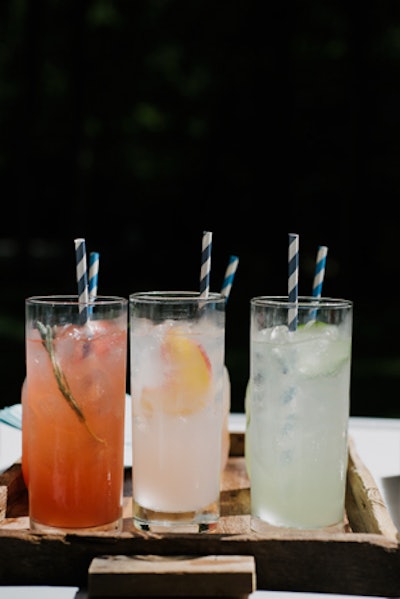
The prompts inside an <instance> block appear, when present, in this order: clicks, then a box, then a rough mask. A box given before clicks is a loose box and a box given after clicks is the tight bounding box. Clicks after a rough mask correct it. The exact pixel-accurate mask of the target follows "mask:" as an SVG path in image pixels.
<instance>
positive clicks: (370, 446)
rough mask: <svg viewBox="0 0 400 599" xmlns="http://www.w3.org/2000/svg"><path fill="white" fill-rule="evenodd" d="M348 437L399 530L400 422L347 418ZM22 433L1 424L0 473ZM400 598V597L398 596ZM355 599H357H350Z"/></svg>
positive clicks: (18, 597) (18, 591)
mask: <svg viewBox="0 0 400 599" xmlns="http://www.w3.org/2000/svg"><path fill="white" fill-rule="evenodd" d="M130 416H131V411H130V401H129V400H128V401H127V412H126V445H125V461H126V464H131V463H132V461H131V460H132V456H131V442H130ZM229 428H230V430H231V431H242V432H243V431H244V430H245V416H244V414H231V417H230V422H229ZM349 431H350V435H351V436H352V438H353V440H354V443H355V447H356V450H357V452H358V454H359V456H360V458H361V459H362V461H363V462H364V464H365V465H366V466H367V468H368V469H369V470H370V472H371V474H372V476H373V477H374V479H375V481H376V483H377V485H378V487H379V489H380V491H381V493H382V496H383V498H384V500H385V502H386V505H387V507H388V509H389V512H390V514H391V516H392V518H393V521H394V523H395V524H396V526H397V527H398V528H399V529H400V419H386V418H350V427H349ZM21 447H22V444H21V431H20V430H18V429H15V428H12V427H10V426H8V425H6V424H4V423H2V422H0V471H3V470H5V469H6V468H8V467H9V466H10V465H11V464H13V463H14V462H15V461H16V460H18V459H20V457H21ZM399 596H400V595H399ZM0 597H1V599H50V598H51V599H84V598H86V597H87V595H86V593H85V592H84V591H79V590H78V589H77V588H76V587H38V586H36V587H19V586H14V587H8V586H0ZM346 597H347V595H331V594H329V595H324V594H319V593H284V592H276V591H256V592H255V593H252V594H251V595H250V598H251V599H345V598H346ZM349 597H351V598H352V599H356V596H354V595H351V596H349Z"/></svg>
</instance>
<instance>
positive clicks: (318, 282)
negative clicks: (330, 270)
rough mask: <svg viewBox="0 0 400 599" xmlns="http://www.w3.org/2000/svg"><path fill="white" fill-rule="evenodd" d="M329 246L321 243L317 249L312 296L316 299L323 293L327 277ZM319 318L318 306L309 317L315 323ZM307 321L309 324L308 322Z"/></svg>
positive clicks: (310, 321) (309, 320)
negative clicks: (326, 267)
mask: <svg viewBox="0 0 400 599" xmlns="http://www.w3.org/2000/svg"><path fill="white" fill-rule="evenodd" d="M327 254H328V248H327V246H326V245H319V246H318V251H317V259H316V261H315V271H314V280H313V288H312V296H313V297H314V298H315V299H320V298H321V295H322V285H323V282H324V277H325V266H326V256H327ZM316 320H317V308H314V309H313V310H312V312H311V314H310V317H309V319H308V323H311V324H312V323H313V322H315V321H316ZM308 323H307V324H308Z"/></svg>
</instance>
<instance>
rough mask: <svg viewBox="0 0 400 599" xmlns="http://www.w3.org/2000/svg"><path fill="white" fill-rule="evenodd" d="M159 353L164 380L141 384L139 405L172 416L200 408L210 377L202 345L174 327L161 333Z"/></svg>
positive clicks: (209, 366)
mask: <svg viewBox="0 0 400 599" xmlns="http://www.w3.org/2000/svg"><path fill="white" fill-rule="evenodd" d="M161 356H162V360H163V362H164V366H165V370H164V373H165V378H164V383H163V384H162V385H160V386H158V387H144V389H143V391H142V396H141V405H142V408H143V409H144V410H145V411H146V412H148V413H151V412H155V411H161V412H164V413H166V414H171V415H173V416H187V415H189V414H192V413H194V412H198V411H200V410H201V409H203V408H204V407H205V405H206V404H207V403H208V402H209V400H210V398H211V395H210V390H211V378H212V377H211V364H210V361H209V359H208V356H207V354H206V353H205V351H204V349H203V347H202V346H201V345H199V344H197V343H195V342H194V341H193V340H192V339H190V338H188V337H186V336H185V335H183V334H182V333H181V332H180V331H179V330H176V329H175V330H171V331H168V333H167V334H166V335H165V337H164V340H163V343H162V346H161Z"/></svg>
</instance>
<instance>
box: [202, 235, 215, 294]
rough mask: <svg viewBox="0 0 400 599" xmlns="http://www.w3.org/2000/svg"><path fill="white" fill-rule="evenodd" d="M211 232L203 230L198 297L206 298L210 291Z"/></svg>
mask: <svg viewBox="0 0 400 599" xmlns="http://www.w3.org/2000/svg"><path fill="white" fill-rule="evenodd" d="M211 245H212V233H211V232H210V231H204V232H203V238H202V250H201V270H200V297H201V298H207V297H208V293H209V291H210V273H211Z"/></svg>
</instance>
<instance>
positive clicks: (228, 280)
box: [221, 256, 239, 301]
mask: <svg viewBox="0 0 400 599" xmlns="http://www.w3.org/2000/svg"><path fill="white" fill-rule="evenodd" d="M238 264H239V258H238V257H237V256H230V258H229V262H228V266H227V268H226V271H225V276H224V281H223V283H222V287H221V293H222V295H223V296H225V297H226V301H228V298H229V294H230V292H231V289H232V284H233V279H234V278H235V274H236V269H237V267H238Z"/></svg>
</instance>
